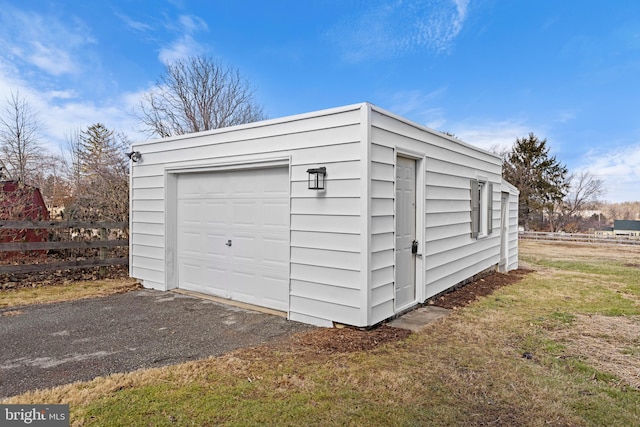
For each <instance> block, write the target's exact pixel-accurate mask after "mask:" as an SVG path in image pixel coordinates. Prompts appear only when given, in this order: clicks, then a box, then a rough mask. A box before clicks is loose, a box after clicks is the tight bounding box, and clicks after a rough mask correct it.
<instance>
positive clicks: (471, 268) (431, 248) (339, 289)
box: [130, 103, 518, 326]
mask: <svg viewBox="0 0 640 427" xmlns="http://www.w3.org/2000/svg"><path fill="white" fill-rule="evenodd" d="M132 148H133V151H134V153H135V154H134V155H133V156H132V157H133V159H134V161H132V164H131V224H130V241H131V248H130V274H131V276H132V277H134V278H136V279H139V280H140V281H141V283H142V284H143V285H144V286H145V287H148V288H153V289H159V290H171V289H175V288H181V289H186V290H191V291H196V292H200V293H204V294H210V295H215V296H219V297H223V298H228V299H232V300H237V301H241V302H246V303H250V304H254V305H258V306H263V307H268V308H271V309H275V310H280V311H283V312H286V313H287V316H288V318H289V319H291V320H296V321H301V322H306V323H312V324H315V325H321V326H332V325H333V323H334V322H337V323H343V324H349V325H354V326H370V325H374V324H376V323H379V322H381V321H383V320H385V319H388V318H390V317H393V316H395V315H396V314H398V313H401V312H403V311H405V310H407V309H410V308H411V307H413V306H416V305H418V304H420V303H422V302H424V301H425V300H427V299H428V298H430V297H432V296H434V295H437V294H438V293H441V292H443V291H445V290H447V289H448V288H450V287H452V286H455V285H456V284H458V283H460V282H463V281H465V280H467V279H469V278H471V277H473V276H474V275H476V274H479V273H482V272H484V271H487V270H492V269H493V270H495V269H499V270H500V271H503V272H504V271H509V270H511V269H515V268H517V266H518V240H517V223H518V221H517V212H518V205H517V201H518V191H517V189H515V187H513V186H511V185H510V184H508V183H506V182H505V181H503V180H502V179H501V161H500V158H499V157H497V156H495V155H493V154H491V153H488V152H486V151H483V150H481V149H478V148H475V147H472V146H471V145H468V144H465V143H463V142H461V141H458V140H457V139H454V138H450V137H448V136H446V135H443V134H440V133H438V132H436V131H433V130H431V129H428V128H425V127H423V126H420V125H418V124H415V123H412V122H410V121H408V120H405V119H403V118H401V117H398V116H396V115H393V114H391V113H389V112H387V111H384V110H382V109H380V108H378V107H375V106H373V105H371V104H368V103H363V104H357V105H351V106H346V107H341V108H335V109H330V110H324V111H319V112H314V113H309V114H303V115H297V116H292V117H285V118H281V119H275V120H267V121H263V122H257V123H251V124H247V125H242V126H236V127H232V128H225V129H218V130H214V131H208V132H201V133H197V134H189V135H181V136H176V137H171V138H165V139H161V140H155V141H149V142H144V143H136V144H134V146H133V147H132Z"/></svg>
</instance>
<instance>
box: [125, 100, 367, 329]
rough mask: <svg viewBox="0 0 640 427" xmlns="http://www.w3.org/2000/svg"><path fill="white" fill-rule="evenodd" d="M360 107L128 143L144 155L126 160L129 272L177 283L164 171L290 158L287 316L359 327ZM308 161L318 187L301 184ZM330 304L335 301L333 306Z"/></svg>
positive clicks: (154, 283)
mask: <svg viewBox="0 0 640 427" xmlns="http://www.w3.org/2000/svg"><path fill="white" fill-rule="evenodd" d="M360 108H361V106H360V105H356V106H351V107H345V108H339V109H334V110H327V111H325V112H323V114H314V113H312V114H307V115H300V116H297V117H295V118H293V119H292V118H287V119H279V120H270V121H265V122H260V123H254V124H248V125H242V126H237V127H233V128H227V129H219V130H214V131H208V132H202V133H198V134H190V135H182V136H178V137H173V138H167V139H162V140H157V141H151V142H148V143H142V144H135V145H134V149H135V150H136V151H140V152H141V153H142V160H141V161H140V162H138V163H136V164H133V167H132V178H131V179H132V215H131V217H132V220H131V240H132V246H131V251H132V257H131V259H132V269H131V271H132V275H133V276H134V277H136V278H138V279H140V280H141V281H142V282H143V284H144V285H145V286H146V287H151V288H155V289H162V290H166V289H170V288H173V287H175V286H176V284H175V283H166V276H167V271H166V266H167V264H170V263H173V261H172V259H170V257H172V256H173V249H172V248H166V243H165V242H166V241H167V236H166V232H165V230H169V232H173V231H171V226H170V224H169V223H168V222H167V224H165V221H172V220H175V218H170V216H171V213H169V214H167V212H165V206H166V205H167V199H166V196H167V193H166V192H167V190H166V189H165V185H166V184H165V180H166V173H167V172H166V171H167V170H170V171H171V170H178V171H179V170H180V169H189V168H194V167H204V168H210V167H212V166H213V167H215V166H216V165H224V166H225V168H231V169H233V167H234V165H237V167H238V168H243V167H245V166H244V165H245V164H248V163H252V162H261V161H265V160H268V159H270V158H289V159H290V160H289V170H290V172H289V173H290V259H289V261H290V272H289V275H290V276H289V280H290V288H291V293H290V301H289V317H290V318H291V319H293V320H302V321H309V320H312V321H313V323H315V324H321V325H325V326H326V325H330V324H331V321H337V322H343V323H347V324H360V323H361V322H360V321H359V312H360V297H359V296H357V292H356V293H354V292H353V289H351V287H352V286H355V287H356V288H357V287H358V284H359V275H360V262H359V256H360V254H361V252H362V247H361V244H360V245H359V244H358V243H359V242H360V240H359V236H360V233H361V232H362V229H363V222H362V219H361V216H360V196H361V195H360V170H359V169H360V168H359V164H360V152H361V149H360V147H361V140H360V138H361V134H360V124H359V121H360ZM315 166H325V167H326V168H327V187H326V190H325V191H324V192H322V194H318V192H317V191H315V190H309V189H307V173H306V170H307V169H308V168H310V167H315ZM170 197H172V196H170ZM167 216H169V218H168V217H167ZM143 242H144V243H143ZM167 256H169V258H167ZM165 258H166V259H165ZM345 290H346V291H347V292H346V294H345ZM323 295H326V296H327V297H326V298H325V299H323ZM345 295H349V298H351V300H349V301H342V303H341V306H339V307H338V306H337V305H336V304H337V303H336V301H335V298H336V296H339V297H344V296H345ZM354 295H355V296H354ZM318 298H319V300H317V299H318ZM332 305H336V309H335V312H333V311H332V310H331V309H330V306H332ZM319 307H323V308H322V310H325V314H324V315H323V314H322V310H320V309H319ZM314 313H315V314H314ZM305 319H306V320H305Z"/></svg>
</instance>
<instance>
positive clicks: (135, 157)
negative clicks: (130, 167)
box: [126, 151, 142, 163]
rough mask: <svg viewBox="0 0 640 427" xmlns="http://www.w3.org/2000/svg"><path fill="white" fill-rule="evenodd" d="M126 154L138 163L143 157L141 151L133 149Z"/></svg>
mask: <svg viewBox="0 0 640 427" xmlns="http://www.w3.org/2000/svg"><path fill="white" fill-rule="evenodd" d="M126 154H127V157H128V158H130V159H131V161H132V162H133V163H138V161H139V160H140V159H142V154H140V152H139V151H132V152H130V153H126Z"/></svg>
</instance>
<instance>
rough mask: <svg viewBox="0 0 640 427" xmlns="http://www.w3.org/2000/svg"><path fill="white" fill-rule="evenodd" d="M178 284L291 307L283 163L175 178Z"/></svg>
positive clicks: (278, 307) (286, 174)
mask: <svg viewBox="0 0 640 427" xmlns="http://www.w3.org/2000/svg"><path fill="white" fill-rule="evenodd" d="M176 232H177V239H176V243H177V248H176V254H177V267H178V286H179V287H180V288H183V289H189V290H193V291H197V292H203V293H207V294H212V295H216V296H221V297H224V298H230V299H234V300H238V301H242V302H247V303H251V304H255V305H260V306H264V307H269V308H273V309H276V310H283V311H286V310H288V302H289V171H288V168H268V169H246V170H234V171H220V172H203V173H184V174H180V175H178V179H177V227H176Z"/></svg>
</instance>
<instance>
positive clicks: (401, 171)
mask: <svg viewBox="0 0 640 427" xmlns="http://www.w3.org/2000/svg"><path fill="white" fill-rule="evenodd" d="M414 240H416V161H415V160H413V159H408V158H406V157H398V158H397V161H396V284H395V308H396V310H402V309H403V308H405V307H407V306H409V305H411V304H412V303H414V302H415V301H416V257H415V254H414V253H413V251H412V247H413V244H414Z"/></svg>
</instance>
